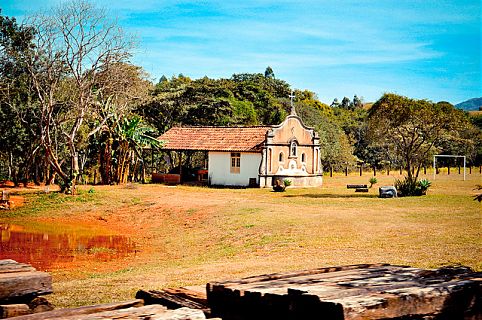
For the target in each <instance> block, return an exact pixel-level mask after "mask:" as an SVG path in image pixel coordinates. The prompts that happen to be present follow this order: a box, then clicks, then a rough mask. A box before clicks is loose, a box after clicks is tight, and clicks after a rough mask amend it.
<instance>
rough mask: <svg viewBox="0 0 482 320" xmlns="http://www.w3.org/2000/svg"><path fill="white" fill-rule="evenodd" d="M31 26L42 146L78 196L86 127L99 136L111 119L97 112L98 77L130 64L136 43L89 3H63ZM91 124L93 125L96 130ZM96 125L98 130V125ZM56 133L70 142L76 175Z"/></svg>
mask: <svg viewBox="0 0 482 320" xmlns="http://www.w3.org/2000/svg"><path fill="white" fill-rule="evenodd" d="M27 23H28V24H29V25H30V26H32V27H33V28H34V29H35V36H36V37H35V41H34V42H35V47H34V48H33V49H32V50H31V51H30V54H29V55H27V56H26V57H25V58H26V59H25V62H26V65H27V67H28V71H29V73H30V76H31V78H32V82H33V86H34V88H35V91H36V93H37V95H38V97H39V101H40V105H39V109H40V110H39V113H38V121H39V124H40V136H41V137H40V140H41V144H42V147H43V148H44V149H45V152H46V156H47V158H48V160H49V162H50V164H51V165H52V168H53V169H54V170H55V171H56V172H57V173H58V175H59V176H60V177H61V178H62V180H63V181H64V185H65V186H68V187H72V190H74V189H75V177H76V176H77V174H78V172H79V165H78V146H79V143H80V141H79V136H80V134H79V133H80V132H81V129H82V128H85V127H90V129H91V130H92V131H93V132H95V131H97V130H98V127H101V126H102V125H103V124H104V123H105V122H106V121H107V118H108V117H109V115H105V116H104V118H102V119H99V118H98V117H99V115H101V114H102V113H101V112H96V111H95V109H96V108H98V107H99V104H96V103H95V97H96V92H97V91H99V90H100V88H99V87H98V85H99V83H101V82H99V81H96V80H97V76H98V75H99V73H100V72H101V71H103V72H105V71H106V70H108V69H109V68H110V66H112V65H115V64H117V63H119V62H124V61H126V60H127V59H128V58H129V57H130V52H131V50H132V49H133V44H134V42H133V40H132V38H131V37H128V36H126V35H125V34H124V33H123V31H122V29H120V28H119V27H118V26H117V24H116V23H115V21H111V20H110V19H108V17H107V15H106V12H105V11H104V10H101V9H98V8H96V7H94V6H93V5H92V4H90V3H89V2H86V1H83V0H75V1H71V2H67V3H63V4H61V5H60V6H59V7H56V8H54V9H53V10H52V11H51V12H50V13H49V14H38V15H36V16H34V17H32V18H30V19H29V20H28V21H27ZM86 121H90V122H91V123H90V126H87V125H86V123H85V122H86ZM94 122H95V123H96V126H93V125H92V124H93V123H94ZM54 132H58V133H59V134H60V135H61V138H62V139H64V141H65V145H66V147H67V152H66V154H67V155H68V157H70V161H71V166H70V168H71V170H70V173H69V172H66V170H65V168H64V167H63V166H62V157H63V156H62V154H61V151H62V150H59V149H57V148H55V147H54V142H53V136H54ZM84 135H85V134H84ZM87 135H88V133H87ZM64 159H65V158H64Z"/></svg>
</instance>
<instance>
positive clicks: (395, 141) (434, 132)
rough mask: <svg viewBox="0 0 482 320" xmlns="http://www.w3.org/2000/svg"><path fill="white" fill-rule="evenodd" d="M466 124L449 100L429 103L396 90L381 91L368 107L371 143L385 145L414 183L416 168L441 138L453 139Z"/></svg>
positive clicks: (461, 114)
mask: <svg viewBox="0 0 482 320" xmlns="http://www.w3.org/2000/svg"><path fill="white" fill-rule="evenodd" d="M468 125H470V123H469V121H468V120H467V118H466V116H465V115H464V113H463V112H462V111H461V110H457V109H455V108H454V107H453V106H452V105H451V104H449V103H433V102H430V101H427V100H416V99H410V98H407V97H404V96H399V95H396V94H391V93H389V94H384V95H383V96H382V97H381V98H380V99H379V100H378V101H377V102H375V104H374V105H373V106H372V108H371V109H370V112H369V115H368V136H369V139H370V141H371V145H372V146H380V147H382V148H388V150H389V152H390V153H392V154H393V155H394V156H395V157H399V158H400V159H401V160H402V161H403V164H404V167H405V169H406V170H407V180H408V181H409V182H410V183H413V184H415V183H416V181H417V178H418V175H419V172H420V168H421V166H422V165H423V163H424V161H425V160H426V159H427V156H428V155H429V154H430V153H431V152H433V150H434V149H435V148H440V147H441V143H442V141H443V140H447V139H450V140H451V141H455V140H457V139H459V138H460V137H461V130H462V129H463V128H464V127H467V126H468Z"/></svg>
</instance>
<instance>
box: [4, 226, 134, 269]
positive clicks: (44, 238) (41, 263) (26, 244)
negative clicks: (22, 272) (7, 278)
mask: <svg viewBox="0 0 482 320" xmlns="http://www.w3.org/2000/svg"><path fill="white" fill-rule="evenodd" d="M135 248H136V247H135V243H134V242H132V241H131V240H130V239H129V238H127V237H124V236H118V235H99V234H97V235H88V234H87V235H86V234H85V232H79V233H76V232H75V231H74V232H72V231H69V233H49V232H48V231H47V232H45V231H35V229H32V228H29V229H26V228H25V227H23V226H19V225H12V224H0V259H13V260H16V261H18V262H24V263H28V264H31V265H32V266H34V267H35V268H37V269H38V270H44V271H46V270H51V269H52V268H69V266H72V265H74V264H79V263H80V265H81V263H82V262H83V261H88V262H89V263H92V262H102V261H111V260H114V259H120V258H124V257H126V256H128V255H130V254H132V253H135V252H136V251H135Z"/></svg>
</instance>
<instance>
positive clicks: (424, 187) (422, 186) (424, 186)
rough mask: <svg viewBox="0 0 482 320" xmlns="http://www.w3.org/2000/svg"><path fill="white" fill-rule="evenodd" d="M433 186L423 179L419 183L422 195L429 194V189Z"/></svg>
mask: <svg viewBox="0 0 482 320" xmlns="http://www.w3.org/2000/svg"><path fill="white" fill-rule="evenodd" d="M431 185H432V182H430V181H429V180H428V179H422V180H420V181H419V182H418V186H419V187H420V191H421V192H422V194H427V190H428V188H429V187H430V186H431Z"/></svg>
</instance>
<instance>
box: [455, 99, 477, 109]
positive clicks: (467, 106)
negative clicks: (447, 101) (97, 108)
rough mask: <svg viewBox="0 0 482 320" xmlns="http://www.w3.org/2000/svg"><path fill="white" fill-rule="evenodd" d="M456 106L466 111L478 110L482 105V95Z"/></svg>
mask: <svg viewBox="0 0 482 320" xmlns="http://www.w3.org/2000/svg"><path fill="white" fill-rule="evenodd" d="M455 107H456V108H459V109H462V110H465V111H478V110H479V108H480V107H482V97H480V98H473V99H469V100H467V101H464V102H461V103H457V104H456V105H455Z"/></svg>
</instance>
